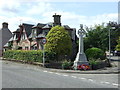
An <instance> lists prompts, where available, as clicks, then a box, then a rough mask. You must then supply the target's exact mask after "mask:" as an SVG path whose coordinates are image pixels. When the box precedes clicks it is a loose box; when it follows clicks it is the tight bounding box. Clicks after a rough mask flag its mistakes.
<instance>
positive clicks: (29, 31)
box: [23, 23, 34, 37]
mask: <svg viewBox="0 0 120 90" xmlns="http://www.w3.org/2000/svg"><path fill="white" fill-rule="evenodd" d="M23 26H24V29H25V31H26V35H27V37H29V35H30V34H31V32H32V27H33V26H34V25H32V24H25V23H23Z"/></svg>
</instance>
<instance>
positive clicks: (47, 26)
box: [43, 24, 52, 29]
mask: <svg viewBox="0 0 120 90" xmlns="http://www.w3.org/2000/svg"><path fill="white" fill-rule="evenodd" d="M51 27H52V25H49V24H46V25H45V26H44V27H43V29H45V28H51Z"/></svg>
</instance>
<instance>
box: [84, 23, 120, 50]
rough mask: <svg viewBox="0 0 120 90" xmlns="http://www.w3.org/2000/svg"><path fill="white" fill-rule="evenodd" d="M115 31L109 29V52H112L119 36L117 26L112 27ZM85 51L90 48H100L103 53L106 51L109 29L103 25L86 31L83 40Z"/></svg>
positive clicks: (119, 32) (119, 29)
mask: <svg viewBox="0 0 120 90" xmlns="http://www.w3.org/2000/svg"><path fill="white" fill-rule="evenodd" d="M112 26H114V27H115V29H112V28H111V29H110V37H111V38H110V42H111V50H114V49H115V47H116V45H117V42H116V40H118V37H119V36H120V28H119V25H118V24H116V23H115V24H114V23H113V25H112ZM84 43H85V50H86V49H88V48H92V47H97V48H100V49H102V50H104V51H106V50H108V46H109V27H108V26H104V25H95V26H94V28H91V29H88V30H87V34H86V37H85V38H84Z"/></svg>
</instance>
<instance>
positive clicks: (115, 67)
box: [0, 57, 120, 74]
mask: <svg viewBox="0 0 120 90" xmlns="http://www.w3.org/2000/svg"><path fill="white" fill-rule="evenodd" d="M115 58H116V57H115ZM0 59H2V60H5V61H8V60H7V59H3V58H0ZM9 61H10V60H9ZM11 61H13V60H11ZM119 63H120V60H115V61H114V60H112V61H111V64H112V65H113V66H112V67H106V68H103V69H98V70H86V71H82V70H63V69H53V68H44V67H39V68H42V69H44V70H47V71H51V72H59V73H78V74H119V73H120V68H119V67H118V66H119ZM36 65H37V64H36ZM38 65H39V66H40V65H41V64H38Z"/></svg>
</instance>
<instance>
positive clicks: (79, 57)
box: [73, 24, 88, 69]
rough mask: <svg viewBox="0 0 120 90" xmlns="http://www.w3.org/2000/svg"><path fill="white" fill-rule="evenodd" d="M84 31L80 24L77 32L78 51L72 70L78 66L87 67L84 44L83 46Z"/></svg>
mask: <svg viewBox="0 0 120 90" xmlns="http://www.w3.org/2000/svg"><path fill="white" fill-rule="evenodd" d="M85 33H86V32H85V30H84V29H83V25H82V24H80V29H79V30H78V35H79V51H78V53H77V56H76V59H75V61H74V65H73V66H74V69H77V66H78V65H82V64H85V65H88V61H87V58H86V55H85V53H84V44H83V36H84V35H85Z"/></svg>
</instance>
